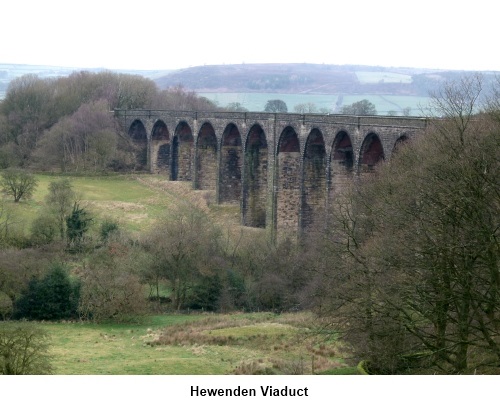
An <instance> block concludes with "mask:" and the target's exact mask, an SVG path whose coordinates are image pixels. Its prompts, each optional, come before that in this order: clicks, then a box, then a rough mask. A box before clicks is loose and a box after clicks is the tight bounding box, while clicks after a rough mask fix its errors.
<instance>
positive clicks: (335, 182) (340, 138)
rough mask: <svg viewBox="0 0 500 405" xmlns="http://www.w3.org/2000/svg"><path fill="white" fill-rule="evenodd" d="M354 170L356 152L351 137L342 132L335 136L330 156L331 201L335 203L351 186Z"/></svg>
mask: <svg viewBox="0 0 500 405" xmlns="http://www.w3.org/2000/svg"><path fill="white" fill-rule="evenodd" d="M353 168H354V152H353V147H352V141H351V137H350V136H349V134H348V133H347V132H346V131H343V130H342V131H340V132H338V133H337V135H336V136H335V139H334V140H333V144H332V151H331V154H330V172H329V178H330V181H329V182H330V194H329V198H330V201H334V200H335V199H336V198H337V196H338V195H340V194H342V192H343V191H344V190H345V188H346V187H347V186H348V185H349V184H350V182H351V181H352V175H353Z"/></svg>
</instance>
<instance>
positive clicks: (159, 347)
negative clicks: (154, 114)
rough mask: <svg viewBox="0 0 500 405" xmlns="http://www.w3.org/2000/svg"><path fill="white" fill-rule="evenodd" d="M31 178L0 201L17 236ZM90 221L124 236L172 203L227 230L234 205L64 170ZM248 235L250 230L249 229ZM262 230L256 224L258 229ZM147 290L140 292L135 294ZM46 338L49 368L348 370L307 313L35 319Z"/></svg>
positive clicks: (25, 227) (173, 185)
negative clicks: (19, 196)
mask: <svg viewBox="0 0 500 405" xmlns="http://www.w3.org/2000/svg"><path fill="white" fill-rule="evenodd" d="M61 178H66V177H65V176H59V175H58V176H55V175H47V174H38V175H37V179H38V187H37V189H36V191H35V193H34V195H33V198H32V199H31V200H28V201H21V202H20V203H17V204H16V203H13V202H8V201H6V202H5V204H6V205H7V207H8V208H9V210H10V211H11V212H12V213H13V216H14V217H15V223H16V226H17V227H18V231H19V232H23V233H25V234H27V233H29V231H30V226H31V222H32V221H33V219H34V218H36V217H37V216H38V215H41V214H43V209H44V205H45V202H44V198H45V196H46V194H47V192H48V186H49V183H50V182H51V181H54V180H59V179H61ZM67 178H69V179H70V180H71V183H72V185H73V187H74V189H75V190H76V191H77V192H78V194H79V201H80V204H81V205H82V206H84V207H87V209H89V211H90V212H91V213H92V215H93V217H94V218H95V221H94V222H95V223H94V225H93V226H94V227H97V226H98V225H99V223H100V222H101V221H102V220H104V219H105V218H113V219H115V220H116V221H118V222H119V224H120V226H121V227H122V228H123V229H126V230H127V231H128V232H129V233H130V234H131V235H134V234H135V235H140V234H141V233H142V232H145V231H147V230H148V229H149V228H150V227H151V226H152V225H154V223H155V221H157V220H158V219H160V218H161V217H162V216H163V214H164V213H165V212H166V211H168V210H169V209H171V208H172V207H174V206H178V205H179V204H188V205H192V206H196V207H197V208H198V209H201V210H203V211H205V212H206V213H207V215H209V216H211V217H212V218H213V219H214V220H215V221H217V222H218V223H219V225H221V226H223V227H225V228H227V229H228V232H233V231H238V232H241V231H242V230H241V229H242V227H240V226H239V210H238V207H237V206H230V205H225V206H224V205H222V206H217V205H214V204H210V202H209V200H210V199H209V198H207V194H206V192H204V191H196V190H192V189H191V185H190V183H183V182H170V181H167V180H165V179H164V178H162V177H161V176H159V175H147V174H141V175H109V176H74V177H71V176H68V177H67ZM251 231H255V230H253V229H251V230H249V232H251ZM261 231H262V230H261ZM144 293H145V294H147V291H146V290H145V292H144ZM40 325H41V326H42V327H43V328H44V329H46V330H47V331H48V333H49V335H50V338H51V352H50V354H51V356H52V364H53V367H54V372H55V374H62V375H74V374H77V375H82V374H83V375H89V374H92V375H94V374H98V375H102V374H113V375H117V374H133V375H145V374H157V375H172V374H180V375H191V374H212V375H223V374H318V373H333V374H352V373H356V372H357V370H356V368H355V367H354V368H353V367H348V366H347V365H346V363H345V362H344V360H343V358H344V357H345V354H346V353H347V351H345V350H344V348H343V347H342V344H341V343H339V342H338V341H337V340H336V338H335V336H333V335H331V334H329V333H324V332H322V331H321V329H320V328H319V326H317V325H315V319H314V316H313V315H312V314H309V313H301V312H297V313H293V314H286V313H285V314H279V315H278V314H273V313H246V314H245V313H233V314H226V315H222V314H213V313H191V314H188V313H182V314H181V313H166V312H164V310H163V312H161V311H158V308H155V310H154V311H152V312H151V313H150V315H148V316H142V317H136V318H134V319H133V320H131V321H129V322H126V323H102V324H97V323H90V322H80V321H72V322H42V323H40Z"/></svg>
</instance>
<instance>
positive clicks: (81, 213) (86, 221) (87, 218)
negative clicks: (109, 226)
mask: <svg viewBox="0 0 500 405" xmlns="http://www.w3.org/2000/svg"><path fill="white" fill-rule="evenodd" d="M92 221H93V218H92V217H91V215H90V213H89V212H88V211H87V210H86V209H85V208H80V207H79V205H78V204H77V203H76V202H75V203H74V205H73V210H72V211H71V214H70V215H69V216H67V217H66V232H67V239H68V247H71V248H72V249H75V250H80V249H81V247H82V243H83V241H84V238H85V234H86V233H87V232H88V230H89V228H90V224H91V223H92Z"/></svg>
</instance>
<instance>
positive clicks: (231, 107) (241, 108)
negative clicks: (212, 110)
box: [225, 102, 248, 112]
mask: <svg viewBox="0 0 500 405" xmlns="http://www.w3.org/2000/svg"><path fill="white" fill-rule="evenodd" d="M225 109H226V110H227V111H238V112H247V111H248V108H245V107H244V106H243V104H241V103H238V102H234V103H229V104H228V105H227V106H226V108H225Z"/></svg>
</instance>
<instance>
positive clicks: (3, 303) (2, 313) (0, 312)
mask: <svg viewBox="0 0 500 405" xmlns="http://www.w3.org/2000/svg"><path fill="white" fill-rule="evenodd" d="M13 308H14V305H13V304H12V300H11V298H10V297H9V296H8V295H7V294H6V293H4V292H3V291H0V317H1V319H2V321H5V320H7V319H9V318H10V316H11V315H12V311H13Z"/></svg>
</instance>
